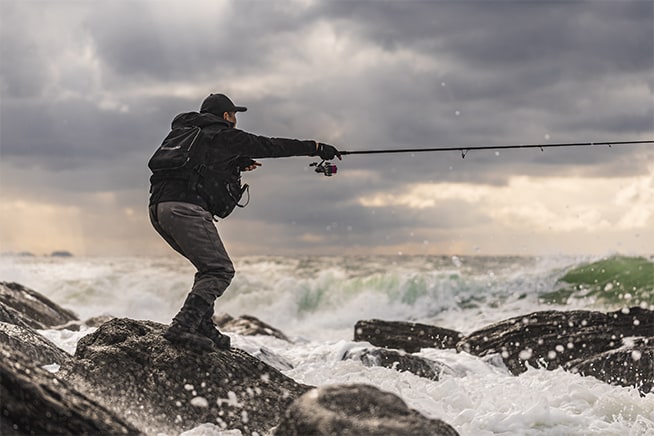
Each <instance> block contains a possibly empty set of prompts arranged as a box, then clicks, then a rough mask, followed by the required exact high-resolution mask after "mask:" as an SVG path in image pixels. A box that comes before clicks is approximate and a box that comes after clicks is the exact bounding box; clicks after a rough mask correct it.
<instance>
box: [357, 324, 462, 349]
mask: <svg viewBox="0 0 654 436" xmlns="http://www.w3.org/2000/svg"><path fill="white" fill-rule="evenodd" d="M462 337H463V334H461V333H459V332H457V331H455V330H450V329H445V328H441V327H436V326H431V325H427V324H418V323H411V322H402V321H382V320H378V319H373V320H366V321H358V322H357V323H356V325H355V326H354V340H355V341H366V342H370V343H371V344H372V345H375V346H377V347H384V348H396V349H398V350H404V351H406V352H408V353H415V352H417V351H420V349H421V348H439V349H446V348H455V347H456V344H457V342H459V340H460V339H461V338H462Z"/></svg>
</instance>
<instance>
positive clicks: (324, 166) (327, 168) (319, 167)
mask: <svg viewBox="0 0 654 436" xmlns="http://www.w3.org/2000/svg"><path fill="white" fill-rule="evenodd" d="M627 144H654V141H595V142H567V143H558V144H557V143H553V144H513V145H479V146H460V147H433V148H395V149H385V150H355V151H340V152H339V153H340V155H341V156H346V155H351V154H390V153H422V152H433V151H460V152H461V158H462V159H465V157H466V155H467V154H468V152H470V151H472V150H511V149H517V148H538V149H540V150H541V151H544V149H545V148H555V147H589V146H596V145H608V146H609V147H612V146H614V145H627ZM310 166H312V167H316V168H315V171H316V172H317V173H323V174H324V175H325V176H331V175H333V174H336V172H337V170H338V168H337V167H336V165H334V164H332V163H329V162H326V161H325V160H323V161H322V162H320V163H318V162H314V163H312V164H311V165H310Z"/></svg>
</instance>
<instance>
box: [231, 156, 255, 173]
mask: <svg viewBox="0 0 654 436" xmlns="http://www.w3.org/2000/svg"><path fill="white" fill-rule="evenodd" d="M237 165H238V169H239V171H254V170H256V169H257V167H260V166H261V163H259V162H257V161H254V160H252V159H250V158H249V157H242V158H240V159H239V160H238V161H237Z"/></svg>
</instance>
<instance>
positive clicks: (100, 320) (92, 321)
mask: <svg viewBox="0 0 654 436" xmlns="http://www.w3.org/2000/svg"><path fill="white" fill-rule="evenodd" d="M114 318H115V316H112V315H99V316H94V317H91V318H89V319H87V320H86V321H84V322H82V321H80V320H76V321H69V322H67V323H66V324H61V325H58V326H56V327H54V329H55V330H70V331H74V332H78V331H80V330H81V329H82V326H86V327H100V326H101V325H102V324H104V323H105V322H107V321H111V320H112V319H114Z"/></svg>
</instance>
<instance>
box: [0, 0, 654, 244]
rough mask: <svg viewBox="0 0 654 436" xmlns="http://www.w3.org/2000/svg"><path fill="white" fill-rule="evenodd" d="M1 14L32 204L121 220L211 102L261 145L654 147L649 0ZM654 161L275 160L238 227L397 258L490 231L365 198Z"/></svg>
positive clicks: (506, 156) (555, 153)
mask: <svg viewBox="0 0 654 436" xmlns="http://www.w3.org/2000/svg"><path fill="white" fill-rule="evenodd" d="M1 7H2V10H1V14H0V16H1V17H0V20H1V22H0V32H2V33H1V36H2V38H1V39H0V55H1V57H2V62H0V96H1V97H2V98H1V101H0V122H1V124H2V125H1V129H0V142H1V147H2V148H1V150H0V152H1V153H2V166H3V170H4V173H5V174H11V177H10V178H7V177H6V176H4V177H3V190H4V192H5V193H8V192H11V193H12V195H13V194H15V195H17V196H19V195H20V193H21V191H22V192H23V195H24V196H25V197H34V198H49V199H50V200H52V201H53V202H57V201H61V202H62V203H65V204H73V203H74V202H75V196H76V194H78V193H80V192H81V193H84V194H85V195H86V194H88V195H89V196H92V194H93V193H94V192H98V193H100V192H119V193H120V195H118V196H117V197H116V198H117V200H116V201H117V202H118V203H119V205H120V206H124V207H129V208H133V209H137V208H142V207H143V204H142V203H144V202H145V199H144V198H145V197H146V196H147V192H146V190H147V177H148V176H149V174H148V171H147V168H146V163H147V159H148V157H149V156H150V154H151V153H152V152H153V151H154V149H155V148H156V147H157V145H158V144H159V143H160V141H161V139H162V138H163V137H164V136H165V135H166V133H167V129H168V128H169V124H170V121H171V120H172V118H173V117H174V116H175V115H176V114H177V113H180V112H184V111H190V110H196V109H197V108H198V107H199V104H200V102H201V100H202V98H203V97H204V96H206V95H207V94H208V93H210V92H226V93H228V94H230V95H231V96H232V97H233V98H234V100H235V101H237V103H239V104H244V105H246V106H248V107H249V111H248V112H247V113H245V114H239V126H240V127H241V128H243V129H245V130H248V131H252V132H255V133H258V134H263V135H269V136H284V137H298V138H310V139H313V138H316V139H320V140H323V141H326V142H332V143H334V144H335V145H337V146H339V147H342V148H344V149H347V150H361V149H383V148H419V147H435V146H443V147H447V146H465V145H469V146H475V145H488V144H499V145H502V144H517V143H541V142H543V143H545V142H586V141H603V140H616V141H617V140H625V139H626V140H628V139H650V138H651V136H652V133H653V132H654V103H653V101H652V92H653V91H652V90H653V89H654V75H653V73H654V41H653V38H652V26H653V18H652V17H653V16H654V3H652V2H651V1H649V0H642V1H641V0H633V1H623V2H609V1H604V2H602V1H574V2H572V1H554V0H553V1H541V0H539V1H529V2H526V1H508V0H493V1H481V0H479V1H438V2H435V1H410V2H409V1H406V2H401V1H395V0H388V1H386V0H379V1H350V2H345V1H338V2H331V1H317V2H301V1H297V2H295V1H288V2H269V1H260V0H258V1H257V0H238V1H222V2H214V1H207V2H198V3H197V4H195V5H194V7H193V8H189V7H188V5H184V4H183V3H180V2H145V1H136V0H130V1H121V2H102V3H98V4H93V5H90V4H86V3H80V2H76V1H70V2H57V4H56V5H54V4H51V3H49V2H37V1H23V2H18V1H3V2H2V3H1ZM318 30H320V31H322V32H324V34H321V35H317V33H316V32H318ZM650 150H651V147H650V146H633V147H613V148H611V149H608V148H606V147H603V148H597V149H594V148H593V149H588V148H584V149H569V150H545V151H544V152H540V151H536V150H517V151H502V152H501V153H499V154H498V153H494V152H471V153H469V154H468V155H467V156H466V158H465V159H461V156H460V154H459V153H457V152H448V153H433V154H417V155H410V154H400V155H392V156H386V155H378V156H347V157H346V158H345V160H344V161H343V162H340V163H338V164H339V166H340V168H341V171H340V174H339V175H337V176H336V177H335V178H333V179H331V180H329V179H325V178H324V177H322V176H319V175H314V174H311V172H310V171H311V170H309V169H308V166H307V165H308V163H309V162H311V160H309V159H306V158H294V159H285V160H279V161H272V160H268V161H266V162H264V164H265V165H264V167H263V168H262V169H261V170H259V171H257V173H256V174H251V175H248V176H247V177H248V179H250V180H251V181H252V185H253V200H252V205H251V206H249V207H248V209H247V210H246V211H243V214H242V219H244V220H246V221H247V220H251V221H252V222H259V224H260V225H262V226H263V225H264V222H265V223H267V225H271V226H277V229H283V230H279V237H280V238H282V237H288V238H290V239H291V240H293V241H296V242H295V243H296V244H297V246H298V247H304V246H305V245H306V244H310V242H306V241H307V240H306V239H302V238H299V236H298V235H302V234H305V233H312V232H321V233H324V232H325V229H327V228H330V229H334V228H335V225H337V226H338V228H339V229H341V230H342V229H344V228H345V229H348V228H352V229H355V230H349V231H345V232H340V233H339V234H338V235H339V236H337V235H336V233H334V232H332V233H331V236H330V237H329V238H328V239H329V241H330V242H329V243H330V244H333V245H334V246H338V244H342V245H347V244H356V245H366V244H375V243H379V244H392V243H395V242H397V241H396V240H395V239H394V238H396V237H397V235H405V234H408V233H411V229H413V232H414V233H415V234H417V233H418V230H417V229H420V228H423V227H424V228H431V229H442V230H443V231H446V230H447V229H450V228H454V227H455V226H456V225H460V226H466V225H467V224H468V223H472V222H486V220H487V219H488V218H487V217H486V216H485V215H484V213H483V211H474V210H471V209H470V208H469V207H468V206H466V205H465V204H457V203H456V202H446V203H443V207H444V209H443V210H440V211H439V219H438V221H434V220H433V217H432V216H430V214H429V213H427V212H426V211H420V210H395V209H392V208H384V207H380V208H378V209H377V208H369V207H367V208H366V207H363V206H361V205H360V204H359V203H358V198H359V197H361V196H364V195H371V194H374V193H376V192H391V191H393V192H396V191H398V190H400V191H401V190H402V189H408V186H410V185H411V184H413V183H421V182H433V183H437V182H466V183H478V184H480V185H482V184H490V185H496V186H499V185H502V184H505V183H507V180H508V178H509V177H510V176H512V175H519V174H525V175H532V176H543V177H547V176H553V175H557V176H563V175H566V174H567V175H570V174H575V175H582V176H587V177H596V176H600V177H614V176H627V175H634V174H643V173H645V172H646V171H647V170H648V169H647V168H648V167H647V165H648V163H649V162H651V161H652V154H651V151H650ZM141 191H143V195H142V196H139V195H138V194H137V193H138V192H141ZM84 198H87V197H84ZM89 198H90V197H89ZM89 201H90V200H89ZM139 202H140V203H139ZM81 207H83V205H82V206H81ZM139 210H140V209H139ZM373 212H374V213H373ZM461 217H465V219H462V218H461ZM468 220H469V221H468ZM291 221H292V222H293V224H289V222H291ZM266 228H267V227H266ZM387 235H388V236H389V239H386V236H387ZM296 238H299V239H297V240H296ZM416 238H418V236H416ZM303 241H304V242H303ZM252 244H253V245H254V241H253V242H252ZM303 244H305V245H303Z"/></svg>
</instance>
